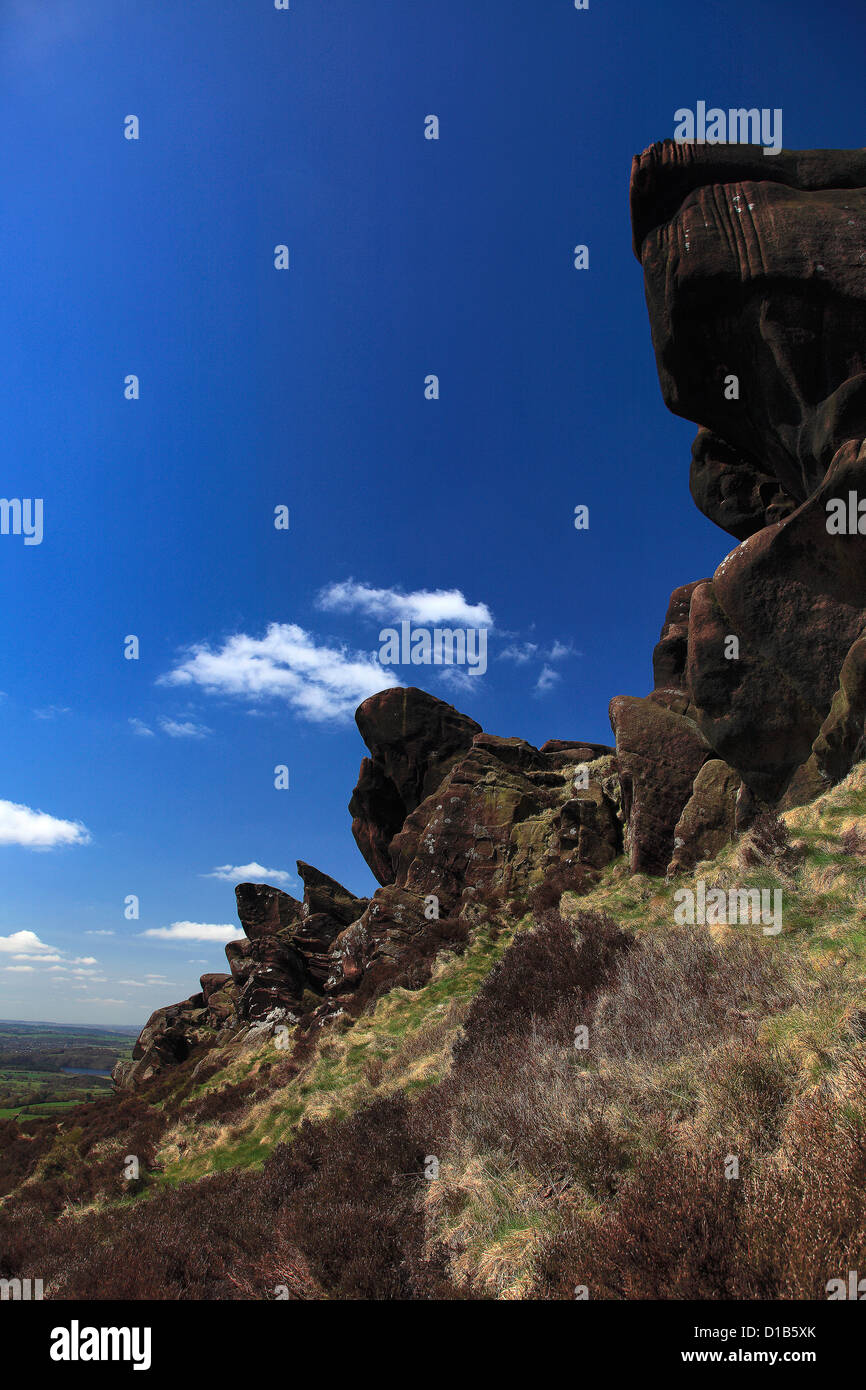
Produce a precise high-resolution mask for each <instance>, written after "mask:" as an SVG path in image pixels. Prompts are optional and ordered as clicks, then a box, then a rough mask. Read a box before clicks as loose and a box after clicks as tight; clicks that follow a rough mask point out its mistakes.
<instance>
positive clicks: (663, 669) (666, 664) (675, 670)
mask: <svg viewBox="0 0 866 1390" xmlns="http://www.w3.org/2000/svg"><path fill="white" fill-rule="evenodd" d="M705 583H707V581H706V580H703V579H696V580H695V581H694V582H693V583H691V584H681V585H680V587H679V588H678V589H674V591H673V593H672V594H671V597H670V602H669V603H668V611H667V613H666V614H665V620H664V624H663V625H662V630H661V636H660V637H659V640H658V642H657V643H656V646H655V649H654V651H653V681H654V683H655V689H656V691H660V690H670V691H677V692H679V691H685V690H686V688H687V687H686V662H687V660H688V650H689V605H690V604H691V599H692V594H693V593H694V591H695V589H696V588H697V586H698V584H705Z"/></svg>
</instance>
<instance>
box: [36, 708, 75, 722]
mask: <svg viewBox="0 0 866 1390" xmlns="http://www.w3.org/2000/svg"><path fill="white" fill-rule="evenodd" d="M71 713H72V710H71V709H70V708H69V706H68V705H46V706H45V708H44V709H35V710H34V711H33V714H34V717H35V718H36V719H56V718H57V716H58V714H71Z"/></svg>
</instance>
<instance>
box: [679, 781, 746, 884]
mask: <svg viewBox="0 0 866 1390" xmlns="http://www.w3.org/2000/svg"><path fill="white" fill-rule="evenodd" d="M741 785H742V782H741V780H740V775H739V773H738V772H735V771H734V769H733V768H732V767H728V764H727V763H723V762H722V760H721V758H710V759H709V761H708V762H705V763H704V764H703V766H702V767H701V768H700V770H699V772H698V775H697V776H696V778H695V781H694V786H693V788H692V794H691V796H690V797H689V799H688V801H687V802H686V804H685V806H684V807H683V813H682V815H681V816H680V818H679V820H678V821H677V824H676V827H675V829H674V852H673V855H672V857H671V862H670V864H669V865H668V870H667V872H668V876H671V875H673V874H675V873H678V872H679V871H680V870H681V869H690V868H691V867H692V866H693V865H694V864H697V863H699V862H700V860H702V859H713V858H714V857H715V855H717V854H718V852H719V850H721V849H723V848H724V846H725V845H727V844H730V842H731V841H732V840H733V839H734V838H735V835H736V828H737V795H738V793H739V790H740V787H741Z"/></svg>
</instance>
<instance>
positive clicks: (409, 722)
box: [349, 686, 481, 884]
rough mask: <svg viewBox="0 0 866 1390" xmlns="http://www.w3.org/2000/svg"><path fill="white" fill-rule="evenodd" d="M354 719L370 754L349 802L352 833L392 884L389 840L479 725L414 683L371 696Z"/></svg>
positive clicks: (380, 874) (384, 880)
mask: <svg viewBox="0 0 866 1390" xmlns="http://www.w3.org/2000/svg"><path fill="white" fill-rule="evenodd" d="M355 722H356V724H357V725H358V729H359V731H360V734H361V737H362V738H363V740H364V742H365V743H366V745H367V747H368V748H369V750H370V753H371V754H372V757H370V758H365V759H364V760H363V762H362V763H361V771H360V773H359V775H358V784H357V786H356V787H355V790H354V792H353V793H352V799H351V801H350V802H349V811H350V813H351V815H352V834H353V835H354V837H355V841H356V843H357V845H358V848H359V849H360V851H361V853H362V854H363V856H364V858H365V859H366V861H367V863H368V864H369V866H370V868H371V870H372V872H373V874H374V875H375V877H376V878H377V879H378V880H379V882H380V883H382V884H385V883H392V882H393V881H394V866H393V863H392V860H391V855H390V851H389V846H390V844H391V841H392V839H393V838H394V836H395V835H396V834H397V833H398V831H400V830H401V829H402V827H403V822H404V821H405V819H406V817H407V816H408V815H409V814H410V812H412V811H414V810H415V808H416V807H417V806H419V805H420V803H421V802H422V801H423V800H424V799H425V797H428V796H429V795H430V794H431V792H434V791H435V790H436V788H437V787H438V786H439V784H440V783H441V782H442V780H443V779H444V778H445V776H446V775H447V773H448V771H449V769H450V768H451V766H452V764H453V763H454V762H455V760H456V759H457V758H459V757H460V755H461V754H462V753H464V752H465V751H466V749H467V748H469V746H470V745H471V743H472V739H473V737H474V736H475V734H477V733H480V732H481V726H480V725H479V724H476V723H475V720H474V719H470V718H468V716H467V715H465V714H460V713H459V712H458V711H457V710H456V709H454V707H453V706H452V705H448V704H446V703H445V701H444V700H437V699H436V697H435V696H433V695H428V694H427V693H426V691H424V690H418V689H416V688H415V687H414V686H409V687H407V688H403V687H394V688H391V689H388V690H383V691H381V692H380V693H379V694H378V695H371V696H370V698H369V699H368V700H365V701H364V703H363V704H362V705H361V706H360V707H359V708H358V711H357V713H356V714H355Z"/></svg>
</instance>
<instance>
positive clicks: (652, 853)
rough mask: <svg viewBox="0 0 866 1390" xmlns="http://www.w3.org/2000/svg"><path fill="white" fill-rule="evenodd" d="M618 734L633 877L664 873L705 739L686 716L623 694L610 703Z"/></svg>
mask: <svg viewBox="0 0 866 1390" xmlns="http://www.w3.org/2000/svg"><path fill="white" fill-rule="evenodd" d="M610 722H611V725H612V727H613V730H614V733H615V734H616V756H617V762H618V764H619V770H620V784H621V787H622V803H623V814H624V816H625V819H626V824H627V827H628V831H627V846H626V847H627V852H628V857H629V867H630V869H631V871H632V873H645V874H663V873H664V872H665V870H666V868H667V865H668V863H669V862H670V858H671V855H672V853H673V848H674V832H675V830H676V825H677V822H678V820H679V818H680V815H681V814H682V811H683V807H684V806H685V804H686V802H687V801H688V799H689V797H690V796H691V794H692V785H693V783H694V780H695V777H696V776H697V774H698V770H699V768H700V767H701V766H702V764H703V763H704V762H705V761H706V760H707V758H708V757H709V756H710V749H709V746H708V744H707V741H706V739H705V738H704V737H703V736H702V734H701V732H700V730H699V729H698V728H697V726H696V725H695V724H694V723H693V722H692V721H691V720H690V719H687V718H685V717H684V716H683V715H681V714H676V713H674V711H672V710H669V709H667V708H665V706H664V705H660V704H656V703H655V702H654V701H652V700H648V699H640V698H637V697H635V696H629V695H619V696H617V697H616V698H615V699H613V700H611V703H610Z"/></svg>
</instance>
